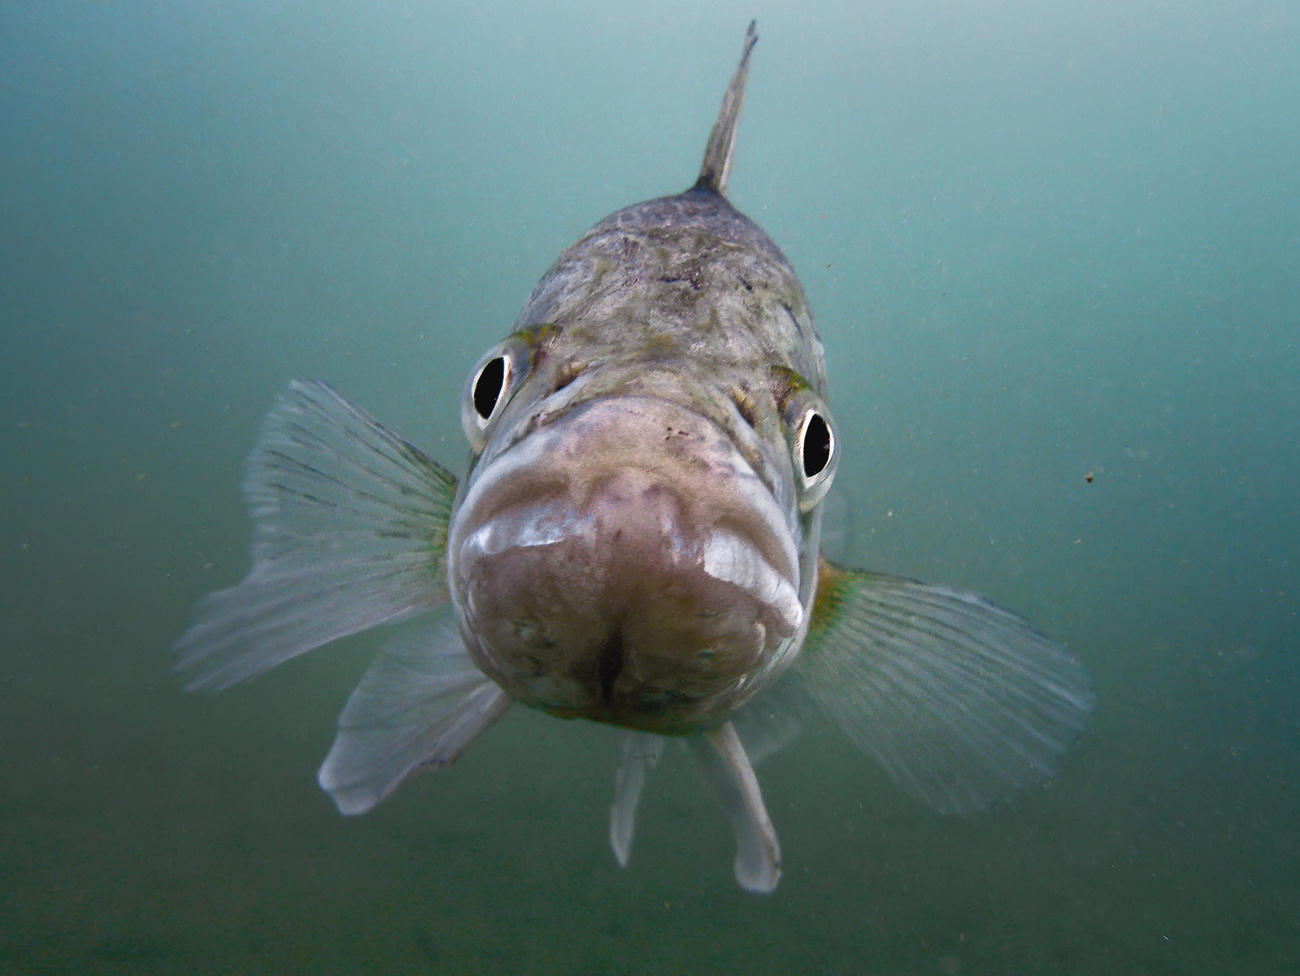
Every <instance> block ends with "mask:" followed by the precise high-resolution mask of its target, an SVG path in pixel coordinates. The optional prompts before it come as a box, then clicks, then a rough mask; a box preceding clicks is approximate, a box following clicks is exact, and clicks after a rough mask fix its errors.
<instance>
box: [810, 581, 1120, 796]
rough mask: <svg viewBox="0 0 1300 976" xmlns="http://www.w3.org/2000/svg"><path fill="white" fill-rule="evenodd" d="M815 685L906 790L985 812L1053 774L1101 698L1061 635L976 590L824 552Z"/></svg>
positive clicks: (819, 700) (813, 637)
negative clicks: (853, 564)
mask: <svg viewBox="0 0 1300 976" xmlns="http://www.w3.org/2000/svg"><path fill="white" fill-rule="evenodd" d="M796 674H797V675H798V676H799V678H800V681H801V683H802V684H803V686H804V690H805V691H806V692H807V693H808V694H809V695H810V696H811V698H812V699H813V700H814V701H815V702H816V704H817V705H818V706H819V707H820V708H821V710H822V711H823V712H825V713H826V714H827V715H829V716H830V717H831V718H832V719H833V720H834V721H835V722H836V723H837V724H838V725H840V727H841V728H843V730H844V731H845V732H846V733H847V734H848V736H849V738H850V739H852V740H853V742H854V744H855V745H857V746H858V747H859V748H860V749H862V750H863V751H864V752H866V753H867V754H869V755H871V756H873V757H874V758H875V759H876V760H877V761H878V762H879V763H880V764H881V765H882V766H883V767H884V768H885V770H886V771H887V772H888V773H889V775H890V776H891V777H892V778H893V779H894V780H895V782H897V783H898V784H899V785H900V786H902V787H903V788H904V789H905V790H907V792H909V793H911V794H913V795H914V796H916V797H918V798H920V799H922V800H924V801H925V802H927V803H929V804H930V805H931V806H933V807H935V808H936V809H938V810H940V811H943V812H963V813H964V812H973V811H977V810H982V809H985V808H986V807H988V806H989V805H990V804H991V803H992V802H994V801H995V800H997V799H1000V798H1002V797H1003V796H1005V795H1006V794H1007V793H1009V792H1011V791H1012V790H1013V789H1016V788H1019V787H1022V786H1025V785H1028V784H1030V783H1033V782H1037V781H1039V780H1042V779H1045V778H1047V777H1049V776H1051V775H1053V774H1054V773H1055V771H1056V759H1057V757H1058V756H1059V755H1060V754H1061V753H1063V752H1064V751H1065V750H1066V748H1067V747H1068V746H1069V744H1070V742H1072V741H1073V740H1074V738H1076V737H1077V736H1078V735H1079V733H1081V732H1082V731H1083V729H1084V728H1085V727H1086V725H1087V723H1088V719H1089V715H1090V713H1091V712H1092V710H1093V707H1094V705H1095V699H1094V696H1093V693H1092V688H1091V685H1090V682H1089V680H1088V676H1087V672H1086V671H1085V670H1084V668H1083V666H1082V665H1081V664H1079V662H1078V661H1077V660H1075V659H1074V658H1073V657H1071V656H1070V655H1069V654H1068V653H1066V651H1065V649H1064V648H1063V647H1062V646H1061V645H1059V644H1057V643H1056V642H1055V641H1052V640H1050V639H1049V638H1047V637H1044V636H1043V635H1042V634H1040V633H1038V632H1037V631H1036V630H1034V629H1033V628H1032V627H1031V626H1030V625H1029V624H1028V623H1027V622H1026V621H1024V620H1023V619H1021V618H1020V617H1018V616H1016V615H1015V614H1013V613H1010V612H1009V611H1007V610H1003V609H1002V608H1001V607H997V606H995V605H993V604H991V603H989V602H987V601H986V600H984V599H983V598H981V597H979V596H976V595H975V594H973V593H968V592H965V591H962V590H958V589H953V588H950V587H944V586H931V585H929V584H925V583H919V582H917V581H915V580H909V579H903V578H901V577H894V576H887V575H884V574H879V573H867V572H860V571H856V570H844V569H840V568H838V567H835V566H833V565H831V564H830V563H828V562H827V561H826V560H824V559H823V560H822V564H821V578H820V582H819V592H818V596H817V600H816V604H815V607H814V619H813V622H812V629H811V632H810V635H809V638H808V644H807V646H806V647H805V648H804V651H803V653H802V654H801V655H800V660H799V663H798V664H797V665H796Z"/></svg>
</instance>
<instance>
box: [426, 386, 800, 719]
mask: <svg viewBox="0 0 1300 976" xmlns="http://www.w3.org/2000/svg"><path fill="white" fill-rule="evenodd" d="M791 519H792V515H791V514H790V513H785V512H783V511H782V510H781V508H780V507H779V506H778V504H777V503H776V501H775V500H774V498H773V495H772V493H771V492H770V491H769V490H768V488H767V487H766V485H764V484H763V482H762V481H761V479H760V478H759V477H758V475H757V474H756V473H755V472H754V470H753V468H752V467H751V466H750V465H749V464H748V463H747V462H746V461H745V460H744V458H743V457H742V456H741V454H740V452H739V451H738V450H737V449H736V447H735V445H734V444H733V443H732V442H731V440H730V439H729V438H728V436H727V434H726V432H725V431H723V430H722V429H721V428H720V427H719V426H718V425H716V424H715V423H714V422H712V421H711V420H709V419H707V418H705V417H704V416H702V415H701V414H698V413H696V412H694V411H692V410H689V409H687V408H685V407H682V406H680V405H678V404H675V403H672V402H670V401H667V400H662V399H658V398H655V397H641V396H620V397H608V398H601V399H598V400H593V401H589V402H587V403H584V404H581V405H579V406H578V407H575V408H574V409H573V410H571V411H570V412H568V413H567V414H565V415H564V416H562V417H561V418H559V419H557V420H555V421H554V422H552V423H550V424H549V425H547V426H545V427H543V428H540V429H538V430H535V431H533V432H532V433H530V434H528V435H527V436H525V437H524V438H522V439H521V440H520V441H518V442H517V443H516V444H514V445H512V446H511V447H510V448H508V449H507V450H505V451H504V452H502V453H501V454H500V455H498V456H496V457H495V458H494V459H493V460H491V461H490V462H489V463H487V464H486V465H485V466H483V467H482V468H481V469H480V470H478V471H477V472H476V473H475V478H474V480H473V482H472V483H471V484H470V486H469V488H468V491H467V492H466V495H465V498H464V501H463V503H462V504H461V506H460V508H459V510H458V512H457V515H456V518H455V520H454V522H453V525H452V532H451V540H450V552H449V560H450V565H449V569H450V578H451V586H452V592H453V597H454V599H455V601H456V605H457V610H458V612H459V614H460V621H461V629H462V632H463V635H464V637H465V643H466V646H467V648H468V650H469V653H470V655H471V656H472V657H473V658H474V660H475V662H476V663H477V664H478V665H479V667H481V668H482V669H483V670H484V671H485V672H486V673H487V674H489V675H490V676H491V677H492V678H493V679H494V680H495V681H497V683H498V684H500V685H501V686H502V687H503V688H504V689H505V690H506V691H507V692H508V693H509V694H510V695H511V696H512V697H513V698H515V699H516V700H519V701H522V702H524V703H526V704H529V705H533V706H535V707H538V708H542V709H544V710H546V711H550V712H552V713H554V714H559V715H564V716H566V717H585V718H591V719H595V720H597V721H604V722H609V723H612V724H616V725H623V726H626V727H630V728H638V729H644V730H647V731H658V732H682V731H696V730H698V729H699V728H700V727H701V726H703V725H708V724H716V723H717V722H719V721H722V720H723V719H725V717H726V715H727V714H729V712H730V711H732V710H734V709H735V708H737V707H739V706H740V705H741V704H743V703H744V702H745V701H747V700H748V699H749V697H750V696H751V695H752V694H753V693H754V692H755V691H757V689H758V687H759V685H760V684H761V682H760V681H758V680H756V679H759V678H761V677H764V676H766V675H768V674H770V673H772V672H774V670H776V669H777V668H778V666H779V665H780V663H781V660H782V658H783V655H784V652H785V651H786V650H787V649H788V646H789V643H790V640H791V638H792V637H793V636H794V635H795V634H796V633H797V632H798V631H799V630H800V626H801V624H802V623H803V616H804V609H803V607H802V606H801V604H800V601H799V576H798V566H799V558H798V551H797V547H796V544H795V540H794V538H793V536H792V531H791V528H790V525H791Z"/></svg>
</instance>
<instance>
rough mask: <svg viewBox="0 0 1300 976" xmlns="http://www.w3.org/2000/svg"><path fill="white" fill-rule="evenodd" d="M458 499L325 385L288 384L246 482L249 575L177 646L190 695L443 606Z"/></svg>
mask: <svg viewBox="0 0 1300 976" xmlns="http://www.w3.org/2000/svg"><path fill="white" fill-rule="evenodd" d="M455 491H456V480H455V478H453V477H452V476H451V475H450V474H448V473H447V471H445V470H444V469H443V468H442V467H440V466H439V465H438V464H436V463H435V462H433V461H431V460H430V459H429V458H427V457H425V456H424V455H423V454H422V453H420V451H418V450H417V449H416V448H414V447H412V446H411V445H410V444H408V443H406V442H405V441H404V440H402V439H401V438H399V437H397V436H396V435H394V434H392V433H390V432H389V431H388V430H386V429H385V428H384V427H382V426H380V425H379V423H377V422H376V421H375V420H373V419H372V418H371V417H370V416H369V415H368V414H366V413H365V412H364V411H362V410H361V408H359V407H357V406H355V405H354V404H352V403H350V402H349V401H348V400H346V399H344V398H343V397H342V396H341V395H339V394H338V393H337V392H335V391H334V390H333V389H331V388H330V387H328V386H326V385H325V384H324V383H316V382H307V383H304V382H298V381H294V382H293V383H291V384H290V385H289V389H288V390H287V391H286V392H285V393H283V394H281V395H280V398H279V399H278V401H277V402H276V404H275V406H274V407H273V408H272V409H271V412H270V413H269V414H268V415H267V417H266V421H265V423H264V424H263V427H262V436H261V438H260V440H259V441H258V443H257V446H256V447H255V448H254V449H253V453H252V455H251V456H250V457H249V461H248V473H247V475H246V476H245V478H244V494H245V496H246V498H247V500H248V507H249V513H250V514H251V516H252V519H253V526H254V527H253V568H252V569H251V570H249V573H248V576H247V577H245V579H244V581H243V582H242V583H240V584H239V585H238V586H235V587H233V588H231V589H228V590H220V591H218V592H216V593H212V594H210V595H209V596H207V597H205V598H204V599H203V600H201V601H200V602H199V604H198V606H197V607H196V611H197V620H196V622H195V623H194V625H193V626H192V627H191V628H190V629H189V631H187V632H186V633H185V635H184V636H183V637H181V639H180V640H179V641H177V642H176V646H175V651H176V655H177V661H176V670H177V671H178V672H180V673H181V674H183V675H184V676H185V678H186V687H188V688H190V689H191V690H193V689H196V688H203V689H207V690H211V691H220V690H221V689H223V688H228V687H229V686H231V685H233V684H235V683H236V682H239V681H244V680H247V679H248V678H252V677H255V676H257V675H259V674H262V673H263V672H264V671H268V670H270V669H271V668H273V667H275V666H276V665H278V664H282V663H283V662H285V661H287V660H289V659H290V658H292V657H295V656H297V655H299V654H302V653H303V652H305V651H310V650H311V649H313V648H315V647H320V646H321V645H322V644H326V643H328V642H329V641H332V640H334V639H335V638H337V637H343V636H345V635H347V634H355V633H357V632H358V631H362V630H365V629H367V628H368V627H373V626H375V625H376V624H381V623H389V622H392V621H395V620H402V619H404V618H406V617H410V616H413V615H414V614H417V613H421V612H423V611H425V610H428V609H430V608H431V607H434V606H437V605H438V604H440V603H442V602H444V601H445V600H446V599H447V594H446V581H445V575H446V549H447V522H448V520H449V518H450V516H451V504H452V499H453V497H454V495H455Z"/></svg>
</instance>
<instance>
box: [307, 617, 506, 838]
mask: <svg viewBox="0 0 1300 976" xmlns="http://www.w3.org/2000/svg"><path fill="white" fill-rule="evenodd" d="M509 704H510V700H509V699H508V698H507V697H506V694H505V692H503V691H502V690H501V689H500V688H498V687H497V686H496V685H495V684H493V683H492V681H491V680H490V679H489V678H488V677H487V676H486V675H484V674H483V672H481V671H480V670H479V669H478V668H476V667H475V666H474V663H473V662H472V661H471V660H470V658H469V655H467V654H466V653H465V648H464V645H463V644H462V643H461V639H460V634H459V633H458V632H457V630H456V625H455V623H454V622H453V621H452V620H451V619H450V615H446V616H444V618H443V619H442V620H441V621H439V623H438V624H437V625H435V626H434V627H422V628H420V629H419V630H416V631H413V632H411V633H408V634H403V635H402V636H401V637H398V638H397V639H396V640H394V641H392V642H391V643H390V644H388V645H387V646H385V647H384V649H383V650H381V651H380V652H379V654H378V656H376V658H375V660H374V662H373V663H372V664H371V665H370V669H369V670H368V671H367V672H366V673H365V675H364V676H363V677H362V679H361V683H360V684H359V685H357V687H356V690H355V691H353V692H352V695H351V697H349V698H348V703H347V705H345V706H344V708H343V714H341V715H340V716H339V731H338V735H337V736H336V737H335V739H334V745H333V747H332V748H331V749H330V751H329V755H327V756H326V757H325V761H324V762H323V763H322V764H321V767H320V772H319V773H318V774H317V777H316V778H317V781H318V782H319V783H320V785H321V789H323V790H325V791H326V792H327V793H329V794H330V796H332V797H333V798H334V803H335V804H336V805H337V806H338V808H339V812H340V813H343V814H347V815H348V816H352V815H354V814H358V813H365V812H366V811H367V810H369V809H370V808H371V807H373V806H374V805H375V804H377V803H378V802H379V801H380V800H382V799H384V797H386V796H388V794H390V793H391V792H393V790H395V789H397V787H398V786H400V785H401V784H402V782H403V781H404V780H405V779H406V778H407V777H408V776H409V775H411V773H413V772H415V771H416V770H417V769H419V768H422V767H431V768H437V767H441V766H446V765H448V764H449V763H451V762H452V761H453V760H455V759H456V757H457V756H459V755H460V753H461V751H462V750H464V748H465V747H466V746H468V745H469V743H470V742H471V741H472V740H473V739H474V737H475V736H477V735H478V734H479V733H480V732H482V731H483V730H484V729H486V728H487V727H488V726H489V725H491V724H492V723H493V722H495V721H496V720H497V719H498V718H500V717H501V715H502V713H503V712H505V710H506V708H507V707H508V706H509Z"/></svg>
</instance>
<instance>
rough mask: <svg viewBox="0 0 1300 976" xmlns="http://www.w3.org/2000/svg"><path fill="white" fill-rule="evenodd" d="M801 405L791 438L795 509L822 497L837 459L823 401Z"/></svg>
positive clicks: (810, 505)
mask: <svg viewBox="0 0 1300 976" xmlns="http://www.w3.org/2000/svg"><path fill="white" fill-rule="evenodd" d="M808 399H809V400H811V401H814V402H807V403H805V404H803V409H802V412H801V413H800V414H798V415H797V416H798V417H799V421H798V427H797V428H796V433H795V439H794V462H795V474H796V481H797V482H798V486H799V508H800V509H802V510H803V511H805V512H807V511H809V510H811V509H812V508H814V507H816V505H817V504H818V503H819V502H820V501H821V500H822V499H823V498H825V497H826V492H827V491H829V490H830V487H831V481H833V480H834V478H835V468H836V467H837V462H838V461H839V457H838V451H837V445H836V443H835V429H834V426H833V425H832V422H831V419H830V415H829V413H828V411H827V410H826V406H825V404H822V403H821V402H820V401H817V400H816V398H813V397H809V398H808Z"/></svg>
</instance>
